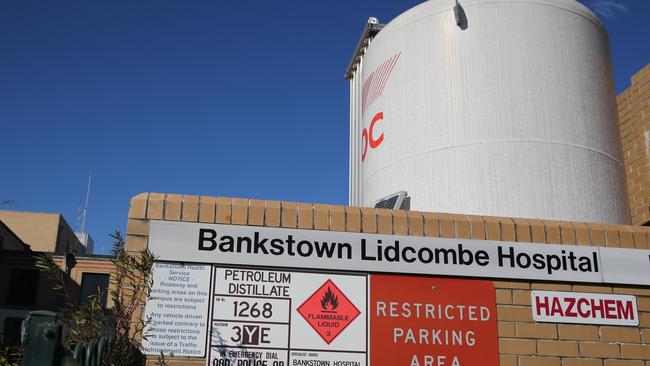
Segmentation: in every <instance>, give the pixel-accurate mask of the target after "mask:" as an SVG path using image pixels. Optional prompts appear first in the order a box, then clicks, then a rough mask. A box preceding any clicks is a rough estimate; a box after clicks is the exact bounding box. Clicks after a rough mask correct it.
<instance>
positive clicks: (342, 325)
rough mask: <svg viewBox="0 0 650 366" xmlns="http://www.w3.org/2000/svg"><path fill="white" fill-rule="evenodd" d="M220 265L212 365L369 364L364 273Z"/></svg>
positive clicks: (215, 294) (358, 365) (211, 339)
mask: <svg viewBox="0 0 650 366" xmlns="http://www.w3.org/2000/svg"><path fill="white" fill-rule="evenodd" d="M213 272H214V292H213V301H212V303H213V306H212V316H211V331H210V334H211V337H210V347H209V355H208V358H207V364H208V365H210V366H213V365H215V366H289V365H311V364H315V363H313V362H320V361H319V360H330V361H331V363H330V364H332V365H336V364H338V365H356V366H362V365H366V343H367V342H366V339H367V334H366V330H367V314H366V308H367V293H368V291H367V282H366V276H365V275H338V274H337V275H334V274H322V273H304V272H284V271H273V270H258V269H242V268H222V267H216V266H215V269H214V271H213Z"/></svg>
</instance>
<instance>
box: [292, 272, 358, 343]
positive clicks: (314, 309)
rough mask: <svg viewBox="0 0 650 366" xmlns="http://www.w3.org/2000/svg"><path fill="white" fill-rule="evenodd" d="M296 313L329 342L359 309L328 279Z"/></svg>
mask: <svg viewBox="0 0 650 366" xmlns="http://www.w3.org/2000/svg"><path fill="white" fill-rule="evenodd" d="M298 313H300V315H302V316H303V318H305V320H306V321H307V323H309V325H311V326H312V328H314V330H315V331H316V332H317V333H318V335H320V336H321V338H323V340H324V341H325V342H326V343H327V344H330V343H332V341H333V340H334V338H336V336H338V335H339V333H341V332H342V331H343V330H344V329H345V328H347V326H348V325H350V323H352V322H353V321H354V319H356V318H357V316H359V314H361V311H359V309H357V307H356V306H354V304H353V303H352V301H350V300H349V299H348V298H347V296H345V294H344V293H343V292H342V291H341V290H340V289H339V288H338V287H336V285H335V284H334V282H332V280H331V279H328V280H327V282H325V283H324V284H323V286H321V287H320V288H319V289H318V290H316V292H314V293H313V294H312V295H311V296H310V297H309V298H308V299H307V301H305V302H304V303H303V304H302V305H300V307H299V308H298Z"/></svg>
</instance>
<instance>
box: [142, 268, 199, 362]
mask: <svg viewBox="0 0 650 366" xmlns="http://www.w3.org/2000/svg"><path fill="white" fill-rule="evenodd" d="M210 272H211V266H209V265H194V264H180V263H166V262H155V263H154V271H153V286H152V287H151V298H150V299H149V300H148V301H147V304H146V306H145V315H144V318H143V319H145V320H146V319H150V323H149V324H148V325H147V326H146V328H145V330H144V334H145V335H146V339H143V341H142V346H143V348H144V353H145V354H147V355H160V352H163V353H164V354H165V355H171V354H173V355H174V356H194V357H203V356H205V343H206V334H207V326H208V313H209V310H210V309H209V300H210Z"/></svg>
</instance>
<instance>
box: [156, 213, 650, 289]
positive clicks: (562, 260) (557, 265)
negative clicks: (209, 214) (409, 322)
mask: <svg viewBox="0 0 650 366" xmlns="http://www.w3.org/2000/svg"><path fill="white" fill-rule="evenodd" d="M150 230H151V231H150V236H149V248H150V249H151V251H152V252H153V253H154V254H155V255H157V256H158V257H159V258H162V259H167V260H178V261H184V262H197V263H212V264H229V263H232V264H237V265H246V266H273V267H285V268H286V267H288V268H304V269H311V268H319V269H324V270H341V271H354V272H366V273H372V272H389V273H404V274H424V275H445V276H466V277H487V278H515V279H528V280H544V281H569V282H591V283H618V284H631V285H650V251H648V250H639V249H621V248H598V247H585V246H576V245H539V244H528V243H515V242H507V241H492V240H471V239H459V238H432V237H420V236H402V235H382V234H367V233H348V232H335V231H318V230H301V229H285V228H271V227H259V226H237V225H218V224H201V223H188V222H168V221H151V225H150Z"/></svg>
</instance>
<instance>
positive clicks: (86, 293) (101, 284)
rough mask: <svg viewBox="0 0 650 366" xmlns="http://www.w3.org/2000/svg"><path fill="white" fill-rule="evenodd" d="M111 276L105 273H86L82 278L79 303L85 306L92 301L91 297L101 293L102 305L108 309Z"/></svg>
mask: <svg viewBox="0 0 650 366" xmlns="http://www.w3.org/2000/svg"><path fill="white" fill-rule="evenodd" d="M109 279H110V275H108V274H105V273H84V274H83V275H82V276H81V292H80V294H79V302H80V303H81V304H85V303H87V302H88V301H89V300H90V297H92V296H96V295H97V294H99V293H100V292H101V295H102V298H101V299H100V300H101V303H102V305H103V306H104V307H106V301H107V299H108V282H109Z"/></svg>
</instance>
